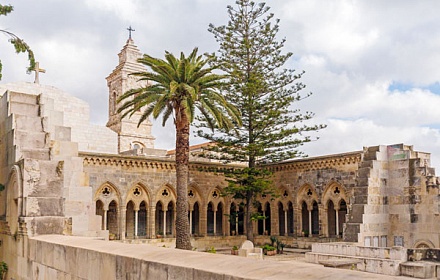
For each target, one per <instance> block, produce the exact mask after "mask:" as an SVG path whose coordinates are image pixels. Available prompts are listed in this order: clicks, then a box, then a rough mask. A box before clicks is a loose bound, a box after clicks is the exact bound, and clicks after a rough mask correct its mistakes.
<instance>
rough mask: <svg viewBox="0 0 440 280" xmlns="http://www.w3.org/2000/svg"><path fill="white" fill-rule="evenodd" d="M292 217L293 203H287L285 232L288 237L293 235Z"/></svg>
mask: <svg viewBox="0 0 440 280" xmlns="http://www.w3.org/2000/svg"><path fill="white" fill-rule="evenodd" d="M293 217H294V216H293V203H292V202H289V204H288V209H287V232H288V233H289V235H290V236H293V234H294V227H293V226H294V224H293Z"/></svg>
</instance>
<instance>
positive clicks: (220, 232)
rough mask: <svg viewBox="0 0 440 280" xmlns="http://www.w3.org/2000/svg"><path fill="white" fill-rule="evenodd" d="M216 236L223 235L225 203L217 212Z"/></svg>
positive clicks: (220, 204)
mask: <svg viewBox="0 0 440 280" xmlns="http://www.w3.org/2000/svg"><path fill="white" fill-rule="evenodd" d="M215 225H216V226H215V233H214V234H215V235H223V203H221V202H220V203H219V204H218V205H217V211H216V212H215Z"/></svg>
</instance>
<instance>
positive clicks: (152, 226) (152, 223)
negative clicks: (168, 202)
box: [147, 205, 156, 238]
mask: <svg viewBox="0 0 440 280" xmlns="http://www.w3.org/2000/svg"><path fill="white" fill-rule="evenodd" d="M149 212H150V215H147V220H148V219H149V222H148V229H149V232H147V235H149V238H155V237H156V206H153V205H151V206H150V211H149Z"/></svg>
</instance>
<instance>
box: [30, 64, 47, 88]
mask: <svg viewBox="0 0 440 280" xmlns="http://www.w3.org/2000/svg"><path fill="white" fill-rule="evenodd" d="M32 71H34V72H35V81H34V83H35V84H39V83H40V72H41V73H46V70H45V69H43V68H40V63H39V62H36V63H35V67H34V69H32Z"/></svg>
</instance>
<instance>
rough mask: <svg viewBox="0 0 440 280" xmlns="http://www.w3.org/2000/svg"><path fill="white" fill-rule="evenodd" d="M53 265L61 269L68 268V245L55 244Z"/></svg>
mask: <svg viewBox="0 0 440 280" xmlns="http://www.w3.org/2000/svg"><path fill="white" fill-rule="evenodd" d="M53 267H54V268H55V269H57V270H60V271H65V270H66V247H65V246H62V245H54V250H53Z"/></svg>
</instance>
